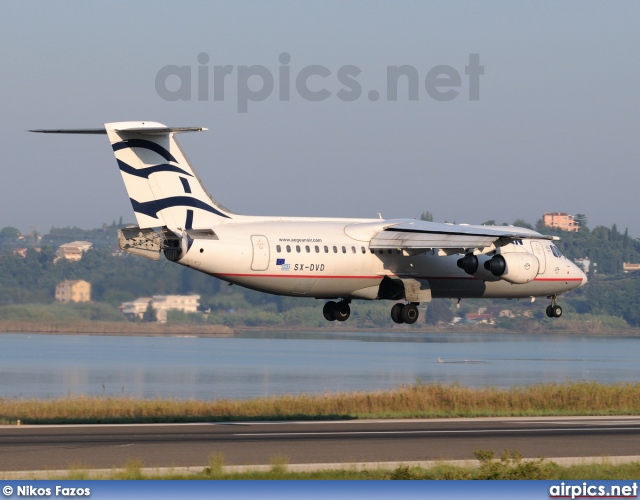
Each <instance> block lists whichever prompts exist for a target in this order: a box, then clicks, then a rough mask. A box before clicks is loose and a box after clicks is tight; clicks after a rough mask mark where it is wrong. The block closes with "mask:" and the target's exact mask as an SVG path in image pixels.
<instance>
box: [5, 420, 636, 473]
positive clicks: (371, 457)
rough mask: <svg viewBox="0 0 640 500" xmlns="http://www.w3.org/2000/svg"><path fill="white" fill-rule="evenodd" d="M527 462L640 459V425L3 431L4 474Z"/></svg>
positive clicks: (442, 423)
mask: <svg viewBox="0 0 640 500" xmlns="http://www.w3.org/2000/svg"><path fill="white" fill-rule="evenodd" d="M478 449H483V450H488V449H492V450H494V451H495V452H496V454H497V455H499V454H500V452H501V451H502V450H505V449H507V450H518V451H519V452H520V453H521V454H522V455H523V456H524V457H531V458H534V457H545V458H550V459H551V458H553V457H605V456H612V457H613V456H631V455H639V454H640V453H639V452H640V417H563V418H560V417H544V418H542V417H540V418H478V419H437V420H352V421H331V422H307V421H303V422H236V423H205V424H136V425H66V426H0V471H28V470H59V469H67V468H69V467H71V466H78V465H79V466H82V467H83V468H90V469H94V468H99V469H102V468H113V467H115V468H117V467H122V466H123V465H124V464H125V463H126V462H127V461H128V460H131V459H138V460H141V461H142V462H143V464H144V466H145V467H188V466H204V465H206V464H207V463H208V462H209V457H210V456H211V455H212V454H214V453H218V454H222V455H223V456H224V459H225V463H226V464H228V465H259V464H269V463H270V462H271V461H272V460H273V458H274V457H276V456H279V457H285V458H286V460H287V461H288V462H289V463H291V464H315V463H323V464H330V463H336V464H338V463H341V464H344V463H346V464H349V463H356V462H357V463H361V462H377V463H379V462H415V461H429V460H441V459H444V460H446V459H450V460H460V459H472V458H473V453H474V451H475V450H478Z"/></svg>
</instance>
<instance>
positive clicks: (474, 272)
mask: <svg viewBox="0 0 640 500" xmlns="http://www.w3.org/2000/svg"><path fill="white" fill-rule="evenodd" d="M488 261H489V257H487V256H486V255H474V254H472V253H468V254H465V256H464V257H461V258H460V259H458V261H457V262H456V264H457V265H458V267H459V268H460V269H462V270H463V271H464V272H465V273H467V274H470V275H471V276H475V277H476V278H478V279H481V280H484V281H499V280H500V279H501V278H499V277H497V276H495V275H494V274H492V273H491V272H489V271H487V270H486V269H485V268H484V264H485V263H486V262H488Z"/></svg>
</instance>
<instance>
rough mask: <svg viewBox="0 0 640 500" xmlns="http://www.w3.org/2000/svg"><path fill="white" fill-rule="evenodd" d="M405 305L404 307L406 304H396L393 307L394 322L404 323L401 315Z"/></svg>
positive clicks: (392, 316) (392, 317)
mask: <svg viewBox="0 0 640 500" xmlns="http://www.w3.org/2000/svg"><path fill="white" fill-rule="evenodd" d="M403 307H404V304H396V305H394V306H393V307H392V308H391V319H392V320H393V322H394V323H398V324H400V323H404V321H403V320H402V317H401V313H402V308H403Z"/></svg>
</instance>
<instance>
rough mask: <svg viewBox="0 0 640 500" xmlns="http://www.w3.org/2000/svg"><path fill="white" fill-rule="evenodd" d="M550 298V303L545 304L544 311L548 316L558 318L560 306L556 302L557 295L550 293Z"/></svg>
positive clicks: (560, 314)
mask: <svg viewBox="0 0 640 500" xmlns="http://www.w3.org/2000/svg"><path fill="white" fill-rule="evenodd" d="M549 298H550V299H551V305H548V306H547V309H546V313H547V316H548V317H549V318H559V317H560V316H562V307H560V306H559V305H558V304H556V300H557V297H556V296H555V295H552V296H551V297H549Z"/></svg>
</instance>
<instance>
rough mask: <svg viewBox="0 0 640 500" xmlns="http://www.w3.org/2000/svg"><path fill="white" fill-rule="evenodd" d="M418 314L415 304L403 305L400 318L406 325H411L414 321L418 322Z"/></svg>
mask: <svg viewBox="0 0 640 500" xmlns="http://www.w3.org/2000/svg"><path fill="white" fill-rule="evenodd" d="M418 314H419V313H418V308H417V307H416V305H415V304H405V305H404V306H403V307H402V312H401V313H400V317H401V318H402V321H404V322H405V323H406V324H408V325H413V324H414V323H415V322H416V321H418Z"/></svg>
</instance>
